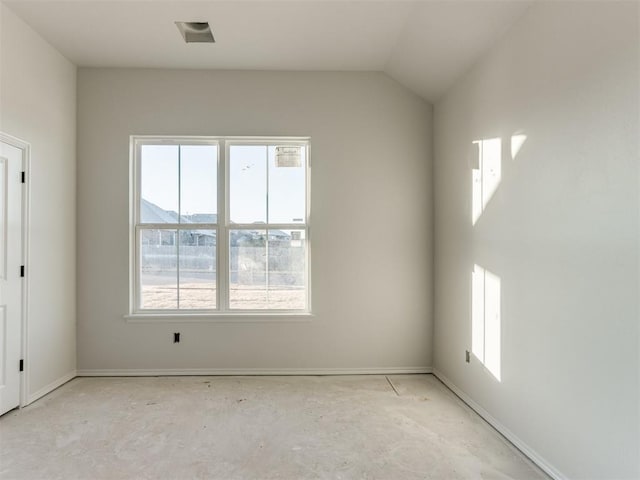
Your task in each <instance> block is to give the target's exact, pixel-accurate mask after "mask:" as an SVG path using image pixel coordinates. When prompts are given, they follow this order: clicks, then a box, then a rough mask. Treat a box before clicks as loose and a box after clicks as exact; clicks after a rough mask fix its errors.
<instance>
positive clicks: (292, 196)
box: [269, 146, 306, 223]
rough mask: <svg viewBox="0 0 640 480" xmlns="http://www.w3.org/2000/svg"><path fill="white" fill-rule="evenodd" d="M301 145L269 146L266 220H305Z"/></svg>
mask: <svg viewBox="0 0 640 480" xmlns="http://www.w3.org/2000/svg"><path fill="white" fill-rule="evenodd" d="M305 152H306V148H305V147H298V146H295V147H269V223H304V222H305V216H306V215H305V163H306V153H305Z"/></svg>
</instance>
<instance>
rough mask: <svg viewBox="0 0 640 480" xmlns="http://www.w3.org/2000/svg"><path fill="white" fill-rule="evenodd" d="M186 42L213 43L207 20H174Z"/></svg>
mask: <svg viewBox="0 0 640 480" xmlns="http://www.w3.org/2000/svg"><path fill="white" fill-rule="evenodd" d="M176 25H177V27H178V30H180V33H181V34H182V38H184V41H185V42H186V43H215V39H214V38H213V33H212V32H211V27H210V26H209V22H176Z"/></svg>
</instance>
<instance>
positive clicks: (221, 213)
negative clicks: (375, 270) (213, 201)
mask: <svg viewBox="0 0 640 480" xmlns="http://www.w3.org/2000/svg"><path fill="white" fill-rule="evenodd" d="M143 145H215V146H217V147H218V148H217V150H218V162H217V163H218V171H217V182H218V183H217V195H218V208H217V210H218V211H217V224H197V225H198V227H199V229H206V230H215V231H216V261H217V265H216V306H217V308H216V309H215V310H213V309H211V310H193V309H190V310H179V309H157V310H152V309H142V308H140V294H141V279H140V253H141V252H140V241H139V235H140V231H141V230H142V229H147V228H157V229H170V230H171V229H176V230H180V229H190V228H193V225H191V227H189V225H190V224H177V223H176V224H173V223H166V224H146V223H140V200H141V198H140V191H141V188H140V187H141V172H140V165H141V161H140V158H141V155H140V154H141V149H142V146H143ZM233 145H260V146H267V147H269V146H304V147H306V148H305V153H306V156H305V159H304V161H305V193H306V198H305V218H304V223H303V224H300V223H287V224H283V223H278V224H272V223H265V224H235V223H234V224H231V222H230V216H229V213H230V212H229V193H230V175H229V171H230V169H229V158H230V155H229V152H230V148H231V146H233ZM178 174H179V173H178ZM267 182H268V168H267ZM129 185H130V192H129V207H130V213H129V237H130V243H129V268H130V272H129V313H128V314H127V315H125V316H124V317H125V319H127V320H128V321H132V322H145V321H152V322H155V321H173V320H175V319H176V318H179V319H189V320H192V321H225V319H229V320H232V321H238V319H240V318H245V319H248V320H250V321H255V320H267V321H269V320H274V319H276V320H285V321H290V320H294V321H295V320H304V319H305V318H306V317H311V316H312V314H311V263H310V262H311V224H310V185H311V161H310V138H309V137H221V136H185V135H167V136H156V135H132V136H131V137H130V181H129ZM267 186H268V184H267ZM267 193H268V190H267ZM178 195H179V193H178ZM243 229H247V230H248V229H251V230H269V229H279V230H284V229H290V230H303V231H305V238H306V259H305V260H306V262H305V281H306V306H305V308H303V309H296V310H285V309H259V310H248V309H230V308H229V283H230V281H229V280H230V279H229V277H230V273H231V272H230V270H229V247H230V245H229V244H230V231H231V230H243ZM178 275H179V273H178ZM178 281H179V280H178Z"/></svg>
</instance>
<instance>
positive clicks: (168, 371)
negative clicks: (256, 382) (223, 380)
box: [77, 367, 432, 377]
mask: <svg viewBox="0 0 640 480" xmlns="http://www.w3.org/2000/svg"><path fill="white" fill-rule="evenodd" d="M431 372H432V369H431V367H380V368H151V369H138V368H135V369H129V368H126V369H82V370H78V372H77V375H78V376H79V377H163V376H170V375H211V376H215V375H238V376H240V375H400V374H414V373H431Z"/></svg>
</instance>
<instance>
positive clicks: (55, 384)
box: [25, 370, 77, 406]
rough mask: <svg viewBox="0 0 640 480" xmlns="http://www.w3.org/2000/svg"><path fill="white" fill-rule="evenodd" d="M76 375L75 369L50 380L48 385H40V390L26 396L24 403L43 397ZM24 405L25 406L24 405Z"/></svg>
mask: <svg viewBox="0 0 640 480" xmlns="http://www.w3.org/2000/svg"><path fill="white" fill-rule="evenodd" d="M76 377H77V374H76V371H75V370H73V371H71V372H69V373H67V374H65V375H63V376H62V377H60V378H58V379H57V380H54V381H53V382H51V383H50V384H48V385H45V386H44V387H42V388H41V389H40V390H38V391H37V392H34V393H32V394H30V395H29V396H28V397H27V403H26V405H29V404H30V403H33V402H35V401H36V400H38V399H39V398H42V397H44V396H45V395H46V394H47V393H51V392H52V391H54V390H55V389H56V388H58V387H61V386H62V385H64V384H65V383H67V382H68V381H69V380H73V379H74V378H76ZM26 405H25V406H26Z"/></svg>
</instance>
